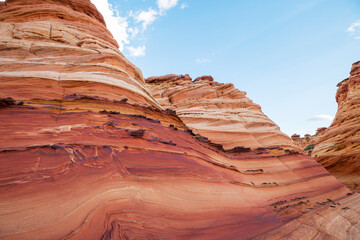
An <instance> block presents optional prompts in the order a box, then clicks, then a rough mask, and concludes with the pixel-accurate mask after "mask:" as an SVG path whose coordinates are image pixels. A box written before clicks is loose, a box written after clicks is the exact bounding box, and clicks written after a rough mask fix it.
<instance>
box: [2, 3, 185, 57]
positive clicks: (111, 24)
mask: <svg viewBox="0 0 360 240" xmlns="http://www.w3.org/2000/svg"><path fill="white" fill-rule="evenodd" d="M0 1H2V0H0ZM91 2H92V3H93V4H94V5H95V6H96V8H97V9H98V10H99V12H100V13H101V14H102V15H103V17H104V20H105V23H106V26H107V28H108V29H109V31H110V32H111V33H112V35H113V36H114V38H115V40H116V41H117V42H118V44H119V49H120V51H123V50H124V49H126V50H127V51H126V52H127V53H128V54H130V56H132V57H139V56H145V49H146V47H145V45H142V46H138V47H133V46H131V45H132V44H131V43H130V40H131V41H137V42H139V41H140V42H144V41H145V40H146V38H144V37H143V33H144V31H145V30H146V29H147V28H148V26H149V25H151V24H152V23H153V22H154V21H155V20H156V19H157V18H158V17H160V16H163V15H165V13H166V11H167V10H169V9H171V8H173V7H175V6H176V5H177V4H178V0H156V6H155V8H151V7H150V8H149V9H148V10H142V9H140V10H139V11H137V12H135V13H134V12H133V11H130V12H129V13H128V14H126V16H120V14H119V11H118V10H117V8H115V7H113V6H112V5H111V4H110V3H109V0H91ZM153 4H155V1H154V2H153ZM180 7H181V8H185V7H187V4H186V3H185V5H184V4H182V5H181V6H180Z"/></svg>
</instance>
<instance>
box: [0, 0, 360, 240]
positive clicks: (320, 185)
mask: <svg viewBox="0 0 360 240" xmlns="http://www.w3.org/2000/svg"><path fill="white" fill-rule="evenodd" d="M0 32H1V34H0V97H1V99H0V188H1V191H0V239H250V238H253V237H256V236H257V237H264V236H266V234H269V235H268V236H274V237H277V236H281V235H278V234H277V233H274V232H272V231H275V230H276V229H282V227H285V228H286V229H290V227H293V226H298V225H299V224H298V223H297V222H294V221H297V219H302V218H301V216H303V215H304V214H309V215H311V216H316V214H318V213H319V212H322V211H326V213H327V215H325V218H326V219H325V220H327V221H330V222H331V223H332V224H333V225H332V226H337V227H339V228H341V227H342V226H348V224H349V223H348V221H344V220H343V219H342V218H341V217H342V214H341V211H338V210H336V211H334V212H331V214H332V215H331V214H330V213H329V211H332V209H333V207H331V205H333V204H334V203H333V201H335V202H336V203H338V202H341V203H342V202H346V203H349V204H347V205H346V207H347V209H346V211H348V213H349V214H350V213H351V214H352V215H351V217H352V222H351V223H352V224H353V223H354V224H353V225H354V226H355V227H356V226H357V225H356V223H358V222H359V218H360V217H359V213H358V211H359V210H358V209H359V208H358V203H359V200H358V197H357V196H358V195H352V193H351V192H350V191H349V190H348V189H347V188H346V187H345V186H344V185H342V184H341V183H340V182H339V181H338V180H337V179H336V178H335V177H333V176H332V175H331V174H330V173H329V172H328V171H326V170H325V169H324V168H323V167H322V166H321V165H320V164H318V163H317V162H316V161H314V160H313V159H312V158H311V157H309V156H305V155H303V154H301V153H298V152H297V151H295V150H294V149H292V148H291V146H290V145H291V144H289V147H286V145H287V144H283V143H286V142H289V139H288V140H286V138H285V136H282V135H281V134H279V132H277V131H274V134H275V133H276V134H275V137H274V143H272V142H271V141H270V140H266V141H265V140H264V141H260V140H256V141H257V144H256V145H255V144H254V145H253V146H249V147H252V148H253V147H254V148H256V149H253V150H248V149H244V148H243V147H238V148H236V147H235V148H233V149H230V150H229V149H228V148H227V147H226V145H225V149H224V148H223V147H222V146H221V145H219V143H217V142H216V141H214V142H213V141H212V139H210V138H209V139H207V138H206V137H204V136H202V135H199V134H195V133H193V131H192V130H191V129H189V128H188V126H187V125H186V124H185V123H184V120H183V118H179V117H178V115H176V114H175V112H174V111H173V110H169V109H166V108H167V107H168V106H169V105H168V104H164V105H163V107H162V106H161V105H162V104H163V102H162V101H160V100H159V101H158V100H155V98H154V97H153V96H152V94H151V93H150V91H149V90H148V87H147V84H145V81H144V79H143V77H142V74H141V71H140V70H139V69H138V68H137V67H135V66H134V65H133V64H132V63H130V62H129V61H128V60H127V59H126V58H125V57H124V56H123V55H122V54H121V52H120V51H119V50H118V49H117V43H116V42H115V40H114V39H113V37H112V35H111V34H110V32H109V31H108V30H107V29H106V27H105V25H104V21H103V19H102V17H101V15H100V13H99V12H98V11H97V10H96V9H95V7H94V6H93V5H92V4H91V3H90V2H89V1H88V0H86V1H85V0H83V1H75V0H67V1H59V0H46V1H44V0H42V1H40V0H32V1H27V0H8V1H6V2H5V3H0ZM201 81H204V80H199V82H201ZM205 81H208V80H205ZM225 86H226V85H225ZM219 87H220V88H221V86H220V85H219ZM209 88H210V87H209ZM224 88H225V89H223V91H224V92H226V91H228V90H226V89H227V87H224ZM230 88H231V89H233V87H230ZM232 91H233V92H234V93H233V94H234V95H236V96H237V97H239V98H240V95H241V94H242V93H241V92H239V91H237V90H235V89H233V90H232ZM209 92H210V93H211V91H209ZM220 92H221V91H220ZM212 94H213V93H212ZM231 96H233V95H231ZM229 99H230V100H231V98H230V97H229ZM243 100H244V104H245V105H249V108H250V107H251V108H252V109H259V107H258V106H257V105H254V104H253V103H251V102H250V100H248V99H245V98H244V99H243ZM228 105H229V106H231V105H233V106H234V108H239V106H238V103H237V102H236V101H235V102H232V101H229V104H228ZM212 107H213V106H212ZM164 109H166V110H164ZM219 111H221V108H219ZM226 111H230V110H229V109H227V110H226ZM239 111H240V110H239ZM249 111H250V110H249ZM209 114H213V113H209ZM242 114H243V113H242ZM242 116H244V117H246V115H242ZM258 116H259V118H260V120H258V121H259V122H267V123H268V125H267V126H266V128H267V129H268V130H267V131H270V130H269V129H277V127H276V125H274V124H273V123H272V122H271V121H270V120H268V119H267V118H265V117H264V115H263V114H262V113H261V112H260V111H258ZM250 119H252V120H251V121H256V114H255V113H251V117H250ZM251 121H250V120H249V122H251ZM216 124H218V125H219V127H221V124H220V122H217V123H216ZM227 124H228V123H226V124H225V125H226V126H228V125H227ZM239 125H240V124H239ZM192 128H193V129H195V128H194V127H192ZM224 128H226V127H224ZM195 130H196V129H195ZM198 131H199V132H200V130H198ZM265 132H266V131H265ZM237 134H239V133H237ZM278 135H279V136H278ZM276 136H278V137H276ZM244 138H247V139H250V137H249V134H244ZM239 139H240V138H239ZM259 139H261V137H260V138H259ZM229 142H230V141H228V143H229ZM239 142H241V141H240V140H239ZM254 142H255V141H254ZM227 146H230V148H231V147H232V146H231V145H227ZM240 146H244V145H240ZM269 146H271V147H269ZM350 195H352V196H350ZM327 206H328V207H329V210H328V209H327V208H326V209H325V207H327ZM344 211H345V210H344ZM304 216H307V215H304ZM299 217H300V218H299ZM299 221H300V220H299ZM356 221H357V222H356ZM285 224H294V225H291V226H290V227H287V226H288V225H285ZM316 224H321V222H320V221H319V222H316V223H315V224H314V227H315V226H316ZM341 229H342V228H341ZM344 229H346V228H344ZM294 231H295V230H294ZM313 231H317V233H319V234H320V233H322V232H323V230H322V229H321V228H315V229H314V230H313ZM329 234H330V235H329V236H334V238H335V236H336V237H337V235H335V234H333V233H329ZM346 234H348V235H346ZM351 234H353V231H351V232H348V233H344V235H342V236H345V235H346V236H347V237H349V236H352V235H351ZM293 239H299V238H293ZM300 239H310V238H306V237H304V238H300ZM339 239H340V238H339Z"/></svg>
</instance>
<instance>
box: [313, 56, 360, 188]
mask: <svg viewBox="0 0 360 240" xmlns="http://www.w3.org/2000/svg"><path fill="white" fill-rule="evenodd" d="M336 101H337V103H338V110H337V113H336V116H335V119H334V121H333V122H332V124H331V125H330V127H329V128H328V129H326V130H325V131H324V132H323V134H322V135H321V138H319V140H318V141H317V143H316V144H315V148H314V151H313V156H314V157H315V158H316V160H317V161H318V162H320V163H321V164H323V165H324V166H325V167H326V168H327V169H328V170H329V171H330V172H331V173H333V174H334V175H335V176H336V177H337V178H338V179H339V180H340V181H342V182H343V183H344V184H345V185H346V186H347V187H349V188H350V189H353V190H355V191H358V192H359V191H360V186H359V185H360V62H356V63H354V64H353V66H352V68H351V72H350V77H349V78H348V79H345V80H344V81H342V82H340V83H339V84H338V91H337V93H336Z"/></svg>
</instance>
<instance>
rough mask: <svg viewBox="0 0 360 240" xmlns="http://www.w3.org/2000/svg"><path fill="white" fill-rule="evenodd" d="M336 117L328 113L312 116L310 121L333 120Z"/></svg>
mask: <svg viewBox="0 0 360 240" xmlns="http://www.w3.org/2000/svg"><path fill="white" fill-rule="evenodd" d="M332 120H334V117H332V116H330V115H326V114H319V115H315V116H314V117H312V118H309V119H308V121H332Z"/></svg>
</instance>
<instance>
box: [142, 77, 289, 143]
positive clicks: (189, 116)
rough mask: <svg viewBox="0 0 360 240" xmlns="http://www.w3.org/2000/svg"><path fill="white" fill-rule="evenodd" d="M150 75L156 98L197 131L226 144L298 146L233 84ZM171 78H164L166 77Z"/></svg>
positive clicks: (203, 78) (149, 79) (149, 82)
mask: <svg viewBox="0 0 360 240" xmlns="http://www.w3.org/2000/svg"><path fill="white" fill-rule="evenodd" d="M168 76H169V75H165V76H159V77H150V78H148V79H146V82H147V83H148V87H149V89H150V91H151V93H152V94H153V96H154V97H155V99H156V100H157V101H158V102H159V103H160V105H162V106H163V107H166V108H170V109H173V110H176V112H177V114H178V116H179V117H180V118H181V120H182V121H184V123H185V124H186V125H187V126H189V127H190V128H191V129H192V130H193V131H194V132H196V133H200V134H201V135H203V136H205V137H207V138H209V139H210V140H211V141H212V142H215V143H217V144H221V145H223V147H224V148H225V149H231V148H234V147H238V146H243V147H248V148H252V149H256V148H260V147H270V146H283V147H287V148H296V147H295V145H294V144H293V143H292V141H291V139H290V138H289V137H288V136H286V135H285V134H283V133H282V132H281V131H280V128H279V127H278V126H277V125H276V124H275V123H274V122H273V121H271V120H270V119H269V118H268V117H267V116H266V115H265V114H264V113H263V112H262V111H261V108H260V106H259V105H257V104H255V103H253V102H252V101H251V100H250V99H249V98H248V97H246V93H245V92H242V91H239V90H238V89H236V88H234V86H233V85H232V84H230V83H229V84H222V83H218V82H215V81H213V78H212V77H211V76H203V77H198V78H196V79H195V81H191V80H189V79H184V78H183V77H182V75H175V76H174V75H173V77H172V78H171V79H169V77H168ZM164 78H166V79H169V80H167V81H163V79H164Z"/></svg>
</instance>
